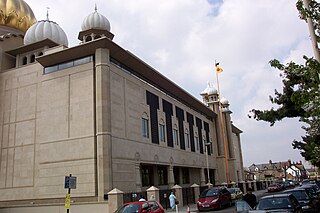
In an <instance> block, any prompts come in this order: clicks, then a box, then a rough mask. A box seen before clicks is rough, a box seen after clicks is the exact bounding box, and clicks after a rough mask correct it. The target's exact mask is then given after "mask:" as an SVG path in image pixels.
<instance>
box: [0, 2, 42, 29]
mask: <svg viewBox="0 0 320 213" xmlns="http://www.w3.org/2000/svg"><path fill="white" fill-rule="evenodd" d="M36 21H37V20H36V18H35V17H34V14H33V12H32V10H31V8H30V7H29V5H28V4H27V3H26V2H25V1H23V0H0V28H1V26H5V27H11V28H15V29H18V30H20V31H22V32H26V31H27V30H28V28H29V27H30V26H31V25H33V24H34V23H35V22H36Z"/></svg>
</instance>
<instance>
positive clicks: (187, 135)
mask: <svg viewBox="0 0 320 213" xmlns="http://www.w3.org/2000/svg"><path fill="white" fill-rule="evenodd" d="M184 140H185V142H186V147H187V148H190V140H189V133H188V132H187V131H186V133H185V134H184Z"/></svg>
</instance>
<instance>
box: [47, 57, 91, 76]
mask: <svg viewBox="0 0 320 213" xmlns="http://www.w3.org/2000/svg"><path fill="white" fill-rule="evenodd" d="M91 61H93V56H87V57H84V58H79V59H76V60H72V61H68V62H65V63H61V64H57V65H53V66H50V67H46V68H44V74H47V73H51V72H55V71H58V70H62V69H67V68H70V67H74V66H78V65H81V64H86V63H89V62H91Z"/></svg>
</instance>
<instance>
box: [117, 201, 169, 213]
mask: <svg viewBox="0 0 320 213" xmlns="http://www.w3.org/2000/svg"><path fill="white" fill-rule="evenodd" d="M115 213H164V209H163V207H162V206H161V204H160V203H159V202H157V201H155V200H151V201H137V202H129V203H125V204H123V205H122V206H120V207H119V208H118V209H117V210H116V211H115Z"/></svg>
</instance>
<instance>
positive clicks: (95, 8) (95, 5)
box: [94, 3, 98, 12]
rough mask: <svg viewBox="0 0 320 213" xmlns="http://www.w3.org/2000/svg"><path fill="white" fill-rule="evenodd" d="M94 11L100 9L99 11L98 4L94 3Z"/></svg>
mask: <svg viewBox="0 0 320 213" xmlns="http://www.w3.org/2000/svg"><path fill="white" fill-rule="evenodd" d="M94 11H95V12H97V11H98V9H97V3H94Z"/></svg>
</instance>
